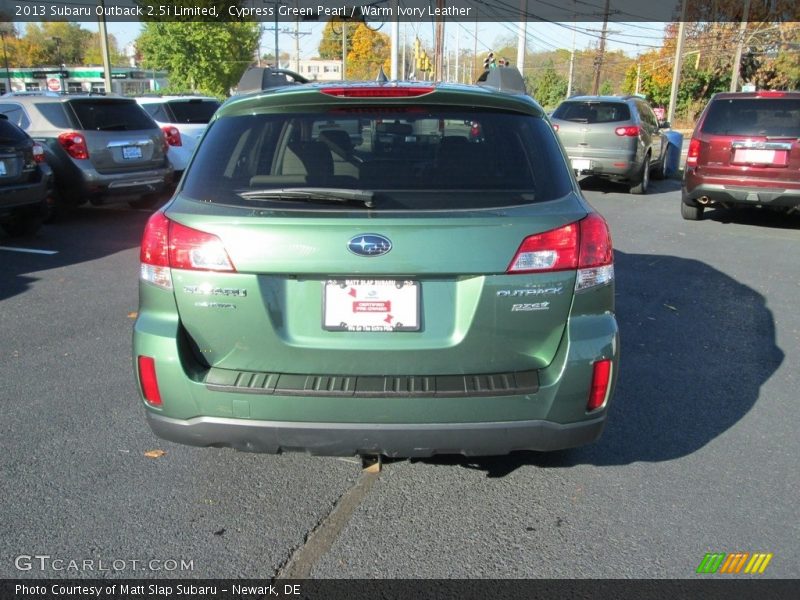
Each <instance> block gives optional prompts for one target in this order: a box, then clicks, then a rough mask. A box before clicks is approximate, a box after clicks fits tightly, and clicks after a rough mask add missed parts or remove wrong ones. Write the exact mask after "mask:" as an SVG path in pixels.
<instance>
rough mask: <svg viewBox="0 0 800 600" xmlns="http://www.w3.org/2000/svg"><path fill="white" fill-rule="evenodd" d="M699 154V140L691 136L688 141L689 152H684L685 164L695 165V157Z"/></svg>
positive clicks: (688, 165)
mask: <svg viewBox="0 0 800 600" xmlns="http://www.w3.org/2000/svg"><path fill="white" fill-rule="evenodd" d="M699 156H700V140H698V139H697V138H692V139H691V141H690V142H689V152H688V153H687V154H686V166H687V167H696V166H697V159H698V157H699Z"/></svg>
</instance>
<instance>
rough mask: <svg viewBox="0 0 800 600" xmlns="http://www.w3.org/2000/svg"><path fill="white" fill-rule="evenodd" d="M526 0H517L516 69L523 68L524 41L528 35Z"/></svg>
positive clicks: (522, 69) (521, 71) (520, 70)
mask: <svg viewBox="0 0 800 600" xmlns="http://www.w3.org/2000/svg"><path fill="white" fill-rule="evenodd" d="M527 26H528V0H519V37H518V39H517V70H519V72H520V73H523V71H524V69H525V42H526V40H527V37H528V32H527Z"/></svg>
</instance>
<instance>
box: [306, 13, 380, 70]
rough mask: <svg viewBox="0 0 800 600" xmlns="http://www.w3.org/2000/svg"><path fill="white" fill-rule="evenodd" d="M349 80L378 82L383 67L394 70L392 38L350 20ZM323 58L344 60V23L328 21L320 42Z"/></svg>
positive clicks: (348, 28)
mask: <svg viewBox="0 0 800 600" xmlns="http://www.w3.org/2000/svg"><path fill="white" fill-rule="evenodd" d="M345 24H346V27H347V29H346V33H347V78H348V79H353V80H370V79H375V77H376V76H377V75H378V71H379V70H380V68H381V67H383V70H384V71H385V72H387V73H388V71H389V68H390V61H391V58H390V48H391V46H390V41H389V36H388V35H386V34H385V33H381V32H380V31H376V30H374V29H372V28H370V27H368V26H367V25H366V24H365V23H363V22H360V21H346V22H345ZM319 57H320V58H322V59H327V60H341V59H342V22H341V21H337V20H331V21H328V23H327V24H326V25H325V28H324V29H323V31H322V38H321V40H320V43H319Z"/></svg>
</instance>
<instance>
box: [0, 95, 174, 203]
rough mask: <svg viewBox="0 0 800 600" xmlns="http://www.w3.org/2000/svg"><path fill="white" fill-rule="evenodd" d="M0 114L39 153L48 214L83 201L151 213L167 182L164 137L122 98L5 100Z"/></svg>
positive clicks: (7, 97) (11, 97) (170, 172)
mask: <svg viewBox="0 0 800 600" xmlns="http://www.w3.org/2000/svg"><path fill="white" fill-rule="evenodd" d="M0 113H2V114H4V115H5V116H6V117H7V118H8V120H9V121H11V122H12V123H14V124H16V125H18V126H19V127H20V128H22V129H23V130H24V131H25V132H26V133H27V134H28V135H30V136H31V137H32V138H33V139H34V140H35V141H37V142H39V143H40V144H42V146H43V147H44V151H45V156H46V159H47V163H48V164H49V165H50V167H51V168H52V169H53V174H54V176H55V194H54V198H55V205H54V206H53V207H52V208H53V209H54V210H57V211H58V210H63V209H66V208H71V207H74V206H78V205H79V204H83V203H84V202H86V201H89V202H91V203H92V204H103V203H105V202H109V201H128V202H129V203H130V204H132V205H133V206H137V207H141V206H147V205H152V204H154V203H156V202H157V201H158V200H159V199H160V195H161V194H162V193H163V192H164V191H165V190H167V189H168V184H169V183H171V181H172V176H173V168H172V165H170V163H169V161H168V160H167V141H166V139H165V136H164V133H163V132H162V131H161V129H160V128H159V127H158V125H157V124H156V123H155V121H153V119H151V118H150V116H149V115H148V114H147V113H146V112H145V111H144V110H143V109H142V108H141V107H140V106H139V105H138V104H137V103H136V102H135V101H134V100H132V99H130V98H122V97H114V96H98V95H75V96H71V95H69V96H62V95H57V94H56V95H50V94H47V93H44V94H40V95H35V94H20V95H17V94H6V95H5V96H2V97H0Z"/></svg>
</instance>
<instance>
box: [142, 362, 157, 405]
mask: <svg viewBox="0 0 800 600" xmlns="http://www.w3.org/2000/svg"><path fill="white" fill-rule="evenodd" d="M138 363H139V382H140V383H141V385H142V395H143V396H144V399H145V400H147V402H148V404H152V405H153V406H161V392H159V391H158V378H157V377H156V361H155V360H154V359H153V358H151V357H149V356H140V357H139V358H138Z"/></svg>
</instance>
